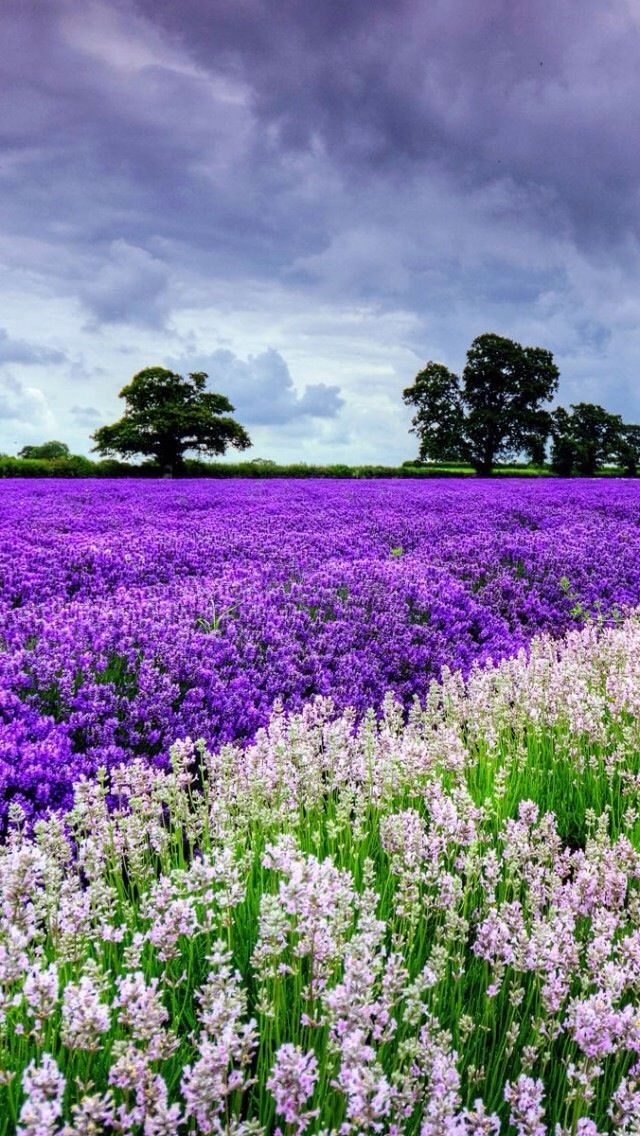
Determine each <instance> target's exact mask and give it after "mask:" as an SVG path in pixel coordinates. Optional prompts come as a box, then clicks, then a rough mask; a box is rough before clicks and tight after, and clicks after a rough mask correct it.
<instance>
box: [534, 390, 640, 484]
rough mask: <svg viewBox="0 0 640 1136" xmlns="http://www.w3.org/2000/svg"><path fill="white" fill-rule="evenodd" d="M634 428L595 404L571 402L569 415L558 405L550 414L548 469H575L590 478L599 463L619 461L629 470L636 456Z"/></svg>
mask: <svg viewBox="0 0 640 1136" xmlns="http://www.w3.org/2000/svg"><path fill="white" fill-rule="evenodd" d="M636 431H637V427H633V426H625V425H624V423H623V421H622V418H621V417H620V415H619V414H611V413H610V412H609V411H608V410H605V409H604V407H603V406H598V405H597V404H595V403H591V402H577V403H572V404H571V413H570V414H569V412H568V411H567V410H565V409H564V407H562V406H559V407H557V408H556V410H554V411H553V413H552V415H551V468H552V469H553V470H554V472H555V473H558V474H560V476H565V477H567V476H569V474H571V473H573V472H574V470H575V472H577V473H579V474H581V476H583V477H591V476H592V475H593V474H594V473H595V472H596V470H597V469H600V467H601V466H603V465H606V464H607V463H608V462H614V461H618V460H620V463H621V464H622V466H623V468H627V471H629V467H630V466H633V465H634V464H636V463H637V458H638V452H637V449H638V435H637V433H636Z"/></svg>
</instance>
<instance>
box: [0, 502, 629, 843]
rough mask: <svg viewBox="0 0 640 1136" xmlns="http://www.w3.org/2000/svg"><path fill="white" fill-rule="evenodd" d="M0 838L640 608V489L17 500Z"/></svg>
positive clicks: (9, 515) (4, 658)
mask: <svg viewBox="0 0 640 1136" xmlns="http://www.w3.org/2000/svg"><path fill="white" fill-rule="evenodd" d="M1 493H2V510H1V513H0V620H1V628H2V630H1V645H2V650H1V651H0V692H1V693H0V826H1V825H2V823H3V821H4V820H5V818H6V811H7V808H8V806H9V805H10V803H11V802H12V801H15V802H18V803H20V805H21V806H22V807H23V808H24V810H25V811H26V813H27V815H28V816H30V817H34V816H38V815H41V814H43V813H44V812H45V811H46V810H47V809H49V808H51V807H54V808H61V807H69V805H70V804H71V799H72V784H73V781H74V780H75V779H77V777H78V776H79V775H81V774H87V775H94V774H95V772H96V771H97V769H98V768H100V767H101V766H105V767H107V768H109V769H111V768H113V767H114V766H115V765H118V764H119V763H120V762H122V761H128V760H130V759H131V758H142V759H144V760H145V761H147V762H151V763H156V764H160V765H161V764H163V763H165V762H166V755H167V753H168V751H169V747H170V745H171V744H172V743H173V741H174V739H175V738H177V737H184V736H187V735H190V736H192V737H198V738H203V739H204V740H205V741H206V743H207V745H208V746H210V747H212V748H215V747H217V746H219V745H220V744H222V743H225V742H228V741H251V740H252V739H253V738H254V737H255V734H256V730H257V729H258V728H259V727H261V726H264V725H265V724H266V722H267V721H268V718H269V714H270V713H271V710H272V708H273V705H274V703H275V702H276V700H278V699H280V700H281V702H282V704H283V705H284V706H285V708H286V709H287V710H290V711H298V710H300V709H301V708H302V707H303V705H304V704H305V702H306V701H307V700H309V699H310V698H313V697H315V696H317V695H322V696H329V697H331V698H332V699H333V702H334V704H335V707H336V710H337V711H338V712H341V711H343V710H345V709H346V708H347V707H349V706H351V707H353V708H354V709H355V711H356V714H357V716H358V718H361V717H362V715H363V714H364V713H365V711H366V710H367V709H368V708H369V707H374V708H377V709H379V707H380V706H381V704H382V700H383V698H384V695H385V693H386V692H387V691H392V692H393V693H394V695H395V696H396V698H397V699H398V700H399V702H400V703H401V705H402V706H403V708H404V710H405V711H406V710H408V709H409V707H410V706H411V703H412V700H413V699H414V697H416V696H417V697H418V698H420V699H424V697H425V695H426V693H427V691H428V688H429V683H430V682H431V680H432V679H433V678H438V677H439V676H440V675H441V673H442V668H443V667H448V668H450V669H452V670H456V669H460V670H461V671H462V673H463V674H465V675H466V674H468V673H469V670H470V668H471V666H472V665H473V664H474V663H475V662H483V661H486V660H488V659H489V658H492V659H494V660H498V659H501V658H505V657H507V656H510V655H512V654H513V653H514V652H515V651H517V650H518V649H519V647H520V646H522V645H524V644H526V643H527V642H529V640H530V639H531V637H532V636H533V635H534V634H535V633H539V632H542V631H549V632H551V633H552V634H554V635H561V634H562V633H563V632H564V631H566V630H567V629H569V628H570V627H572V626H576V625H579V624H581V623H583V622H584V621H585V620H586V619H588V618H598V617H601V618H603V619H605V620H611V619H614V618H617V617H618V614H619V611H620V609H623V608H624V607H625V606H627V605H636V604H638V603H640V528H639V519H640V496H639V491H638V486H637V483H636V482H629V483H624V482H615V483H605V482H592V483H589V482H569V483H559V482H544V483H530V482H523V481H517V482H505V483H502V482H500V483H498V482H496V483H480V482H478V483H467V482H465V483H453V482H435V481H430V482H429V483H426V484H424V483H416V482H400V483H384V484H381V483H372V482H361V483H354V482H348V483H327V482H295V483H291V482H270V483H268V484H263V483H261V482H249V483H247V482H240V483H238V482H231V481H227V482H215V483H212V482H201V483H199V482H192V481H190V482H175V483H171V484H169V485H168V484H167V483H166V482H162V483H158V482H155V483H137V482H136V483H130V484H126V483H123V482H121V481H118V482H113V483H97V482H84V483H80V484H78V483H69V482H49V481H48V482H37V483H24V482H5V483H3V484H2V486H1Z"/></svg>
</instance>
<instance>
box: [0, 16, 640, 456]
mask: <svg viewBox="0 0 640 1136" xmlns="http://www.w3.org/2000/svg"><path fill="white" fill-rule="evenodd" d="M0 41H1V42H2V52H1V53H0V70H1V73H2V85H3V90H2V116H1V119H0V132H1V134H2V148H1V151H0V264H1V269H2V270H1V272H0V450H2V451H4V452H8V453H15V452H16V450H17V449H18V448H19V447H20V446H22V445H24V444H25V443H27V442H33V441H43V440H45V439H48V438H59V439H61V440H63V441H66V442H67V443H68V444H69V445H70V446H71V448H72V449H73V450H74V451H75V452H79V453H88V452H89V450H90V446H91V441H90V434H91V432H92V430H94V429H95V427H96V426H97V425H100V424H102V423H105V422H108V421H112V420H113V419H114V418H115V417H116V416H118V415H119V413H120V408H121V403H120V402H119V400H118V391H119V390H120V388H121V387H122V386H123V385H124V384H125V383H126V382H128V381H129V379H130V378H131V377H132V375H133V374H135V372H136V371H138V370H140V369H141V368H143V367H145V366H150V365H154V364H160V365H164V366H170V367H171V368H172V369H174V370H178V371H180V372H181V373H184V372H186V371H189V370H206V371H207V372H208V373H209V375H210V385H211V387H212V389H214V390H219V391H222V392H223V393H225V394H227V395H228V397H229V398H230V399H231V401H232V402H233V403H234V405H235V406H236V417H237V418H238V419H239V420H240V421H241V422H242V423H243V424H244V425H245V426H246V427H247V429H248V430H249V432H250V434H251V436H252V438H253V441H254V447H253V450H251V451H249V455H248V456H253V457H263V458H275V459H281V460H296V459H299V460H307V461H312V460H321V461H332V460H333V461H344V460H347V461H354V462H355V461H380V462H385V463H395V462H398V461H402V460H404V459H405V458H408V457H412V456H413V455H414V454H415V452H416V443H415V441H414V440H413V439H412V437H411V436H410V435H409V434H408V432H407V430H408V424H409V419H410V414H409V411H408V410H407V408H405V407H404V406H403V403H402V398H401V392H402V389H403V387H404V386H406V385H407V384H408V383H410V382H411V381H412V379H413V377H414V376H415V374H416V372H417V371H418V370H419V369H420V368H421V367H422V366H423V365H424V364H425V362H426V361H427V360H429V359H434V360H439V361H442V362H444V363H446V364H447V365H448V366H450V367H451V368H452V369H453V370H456V371H460V370H461V369H462V367H463V366H464V358H465V352H466V350H467V347H468V346H469V344H470V342H471V340H472V339H473V338H474V336H476V335H478V334H480V333H482V332H484V331H495V332H498V333H499V334H502V335H507V336H510V337H513V338H515V339H517V340H519V341H520V342H522V343H526V344H531V345H535V346H541V347H547V348H549V349H550V350H552V351H553V353H554V356H555V358H556V362H557V363H558V365H559V367H560V371H561V384H560V396H559V400H560V401H561V402H562V403H564V404H565V405H566V404H568V403H570V402H572V401H578V400H589V401H595V402H601V403H602V404H603V405H605V406H606V407H607V408H608V409H610V410H612V411H616V412H618V413H621V414H623V416H624V417H625V419H626V420H627V421H634V422H635V421H640V383H639V378H640V366H639V360H640V286H639V284H640V249H639V243H638V221H639V217H640V119H639V113H638V107H640V65H639V64H640V9H639V8H638V5H637V3H636V2H635V0H482V2H481V3H478V0H82V2H80V0H2V4H1V5H0Z"/></svg>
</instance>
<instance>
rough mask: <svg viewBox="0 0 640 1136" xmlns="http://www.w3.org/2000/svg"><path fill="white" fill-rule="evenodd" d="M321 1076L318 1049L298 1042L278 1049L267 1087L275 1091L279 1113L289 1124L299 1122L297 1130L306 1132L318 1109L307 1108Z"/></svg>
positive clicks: (272, 1091) (271, 1091)
mask: <svg viewBox="0 0 640 1136" xmlns="http://www.w3.org/2000/svg"><path fill="white" fill-rule="evenodd" d="M317 1080H318V1060H317V1058H316V1055H315V1053H305V1052H304V1051H303V1050H302V1049H300V1047H299V1046H297V1045H291V1044H290V1043H286V1044H285V1045H281V1046H280V1047H279V1049H278V1050H277V1052H276V1055H275V1061H274V1065H273V1068H272V1070H271V1073H270V1075H269V1078H268V1080H267V1088H268V1090H269V1092H270V1093H271V1094H272V1095H273V1098H274V1100H275V1105H276V1114H277V1115H278V1116H282V1117H284V1121H285V1123H286V1124H287V1125H295V1128H294V1129H293V1131H294V1132H295V1133H301V1132H305V1131H306V1129H307V1128H308V1126H309V1123H310V1121H311V1120H312V1119H313V1117H315V1116H317V1115H318V1110H317V1109H313V1110H308V1109H305V1105H306V1104H307V1102H308V1100H309V1098H310V1097H311V1096H313V1092H314V1089H315V1086H316V1082H317Z"/></svg>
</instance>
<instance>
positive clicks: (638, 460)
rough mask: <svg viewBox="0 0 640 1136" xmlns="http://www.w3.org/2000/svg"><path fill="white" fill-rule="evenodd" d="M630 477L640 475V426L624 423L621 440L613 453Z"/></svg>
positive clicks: (615, 459)
mask: <svg viewBox="0 0 640 1136" xmlns="http://www.w3.org/2000/svg"><path fill="white" fill-rule="evenodd" d="M613 458H614V461H616V462H617V463H618V465H619V466H621V468H622V469H623V471H624V472H625V473H626V474H627V476H628V477H637V476H638V466H639V465H640V426H635V425H632V424H628V425H626V424H625V425H623V427H622V430H621V433H620V440H619V442H618V445H617V447H616V451H615V454H614V455H613Z"/></svg>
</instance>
